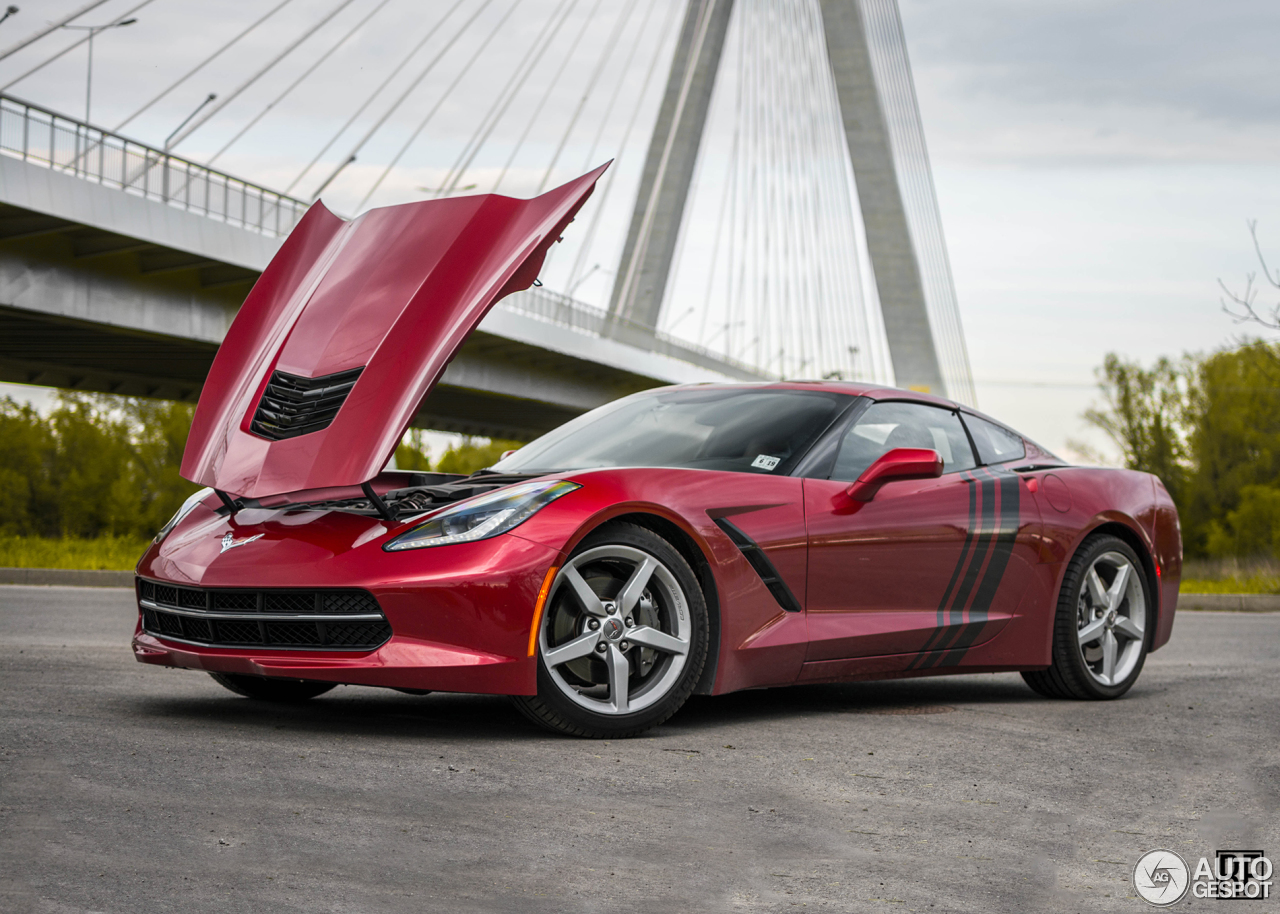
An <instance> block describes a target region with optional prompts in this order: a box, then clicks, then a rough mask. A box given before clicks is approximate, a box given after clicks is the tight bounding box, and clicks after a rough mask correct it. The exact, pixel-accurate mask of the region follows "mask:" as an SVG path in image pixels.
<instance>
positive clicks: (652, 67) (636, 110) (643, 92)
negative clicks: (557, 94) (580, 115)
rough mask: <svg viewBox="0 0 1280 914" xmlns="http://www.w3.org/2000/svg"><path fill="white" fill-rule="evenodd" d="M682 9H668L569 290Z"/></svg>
mask: <svg viewBox="0 0 1280 914" xmlns="http://www.w3.org/2000/svg"><path fill="white" fill-rule="evenodd" d="M657 2H658V0H654V6H656V5H657ZM679 5H680V4H677V3H669V4H668V5H667V15H666V18H665V19H664V20H663V22H662V25H661V26H660V27H659V29H658V36H657V43H656V45H655V46H654V51H653V57H652V58H651V59H650V60H649V68H648V69H647V70H646V71H645V75H644V79H643V80H642V81H641V84H640V93H639V95H638V97H637V98H636V102H635V104H633V105H632V106H631V118H630V119H629V120H628V121H627V128H626V130H625V131H624V132H623V134H622V139H621V140H620V141H619V142H618V151H617V153H615V155H614V157H613V167H612V168H610V169H609V172H608V174H607V175H605V179H604V187H603V188H602V189H601V192H600V196H599V200H598V202H596V205H595V208H594V210H593V211H592V213H591V222H590V223H589V224H588V225H587V230H586V231H585V232H584V233H583V235H582V243H581V246H580V247H579V248H578V256H577V258H576V259H575V260H574V264H573V269H572V270H571V271H570V272H569V283H568V285H567V287H568V288H576V286H575V285H574V280H575V279H577V277H578V275H579V274H580V273H581V271H582V268H583V267H584V266H585V265H586V261H587V259H588V257H589V256H590V253H591V250H592V248H593V247H594V246H595V236H596V230H597V229H598V228H599V225H600V216H601V214H603V213H604V212H605V209H606V206H605V204H606V203H607V202H608V200H609V195H610V192H611V191H612V190H613V182H614V179H615V178H617V176H618V170H619V167H620V164H621V162H622V158H623V156H624V155H626V150H627V141H628V140H630V139H631V132H632V130H634V129H635V126H636V121H637V120H638V119H639V117H640V110H641V108H642V107H643V101H644V99H645V97H646V96H647V95H648V94H649V86H650V84H651V83H652V81H653V74H654V73H655V71H656V70H657V68H658V61H659V60H660V59H662V57H663V54H662V49H663V48H664V47H665V46H666V44H667V42H668V40H669V39H670V36H671V28H672V24H673V23H674V22H675V21H676V17H675V11H676V8H677V7H678V6H679ZM652 9H653V7H652V6H651V7H650V11H652ZM645 22H646V24H647V23H648V19H647V18H646V19H645ZM639 37H640V36H639V34H637V36H636V44H637V46H638V44H639ZM629 63H630V58H628V65H629ZM627 69H628V67H623V70H622V75H621V76H620V77H619V80H618V86H617V89H615V91H614V100H615V101H616V100H617V97H618V95H617V93H618V91H620V90H621V88H622V86H623V85H625V84H627V80H626V72H627ZM609 110H610V111H612V110H613V103H612V102H611V103H610V105H609ZM603 127H604V125H603V123H602V124H601V129H602V130H603ZM593 149H594V147H593ZM589 163H590V160H588V165H587V166H584V167H590V164H589Z"/></svg>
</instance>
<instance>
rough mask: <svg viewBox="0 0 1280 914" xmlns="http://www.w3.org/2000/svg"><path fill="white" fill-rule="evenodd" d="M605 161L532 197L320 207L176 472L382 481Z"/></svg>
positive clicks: (209, 479) (217, 482)
mask: <svg viewBox="0 0 1280 914" xmlns="http://www.w3.org/2000/svg"><path fill="white" fill-rule="evenodd" d="M607 167H608V166H607V165H604V166H601V167H600V168H597V169H596V170H595V171H592V172H590V173H589V174H586V175H583V176H582V177H581V178H578V179H576V180H574V181H570V182H569V183H568V184H565V185H563V186H562V187H558V188H556V189H555V190H552V191H549V192H548V193H545V194H543V195H542V196H540V197H535V198H534V199H532V200H516V199H513V198H511V197H502V196H498V195H496V194H486V195H479V196H473V197H456V198H452V199H445V200H429V201H424V202H421V203H406V204H403V205H400V206H388V207H385V208H382V209H375V210H371V211H370V212H367V213H365V214H364V215H362V216H360V217H358V218H356V219H353V220H351V221H350V222H346V221H344V220H342V219H340V218H339V217H337V216H335V215H333V213H331V212H329V211H328V210H327V209H326V208H325V207H324V206H323V205H322V204H320V203H316V204H315V205H314V206H312V207H311V209H310V210H308V211H307V214H306V215H305V216H303V217H302V220H301V221H300V222H299V223H298V225H297V227H296V228H295V229H294V230H293V232H292V233H291V234H290V235H289V237H288V238H287V239H286V240H285V242H284V244H283V245H282V246H281V248H280V250H279V251H278V252H277V253H276V256H275V257H274V258H272V260H271V263H270V264H268V266H267V268H266V270H265V271H263V273H262V276H261V277H259V279H258V281H257V283H256V284H255V285H254V287H253V290H252V291H251V292H250V293H249V297H248V298H247V299H245V302H244V304H243V305H242V306H241V308H240V312H239V314H237V315H236V318H235V320H234V321H233V322H232V324H231V329H230V330H229V331H228V332H227V336H226V339H225V340H223V342H222V346H221V348H220V349H219V350H218V354H217V355H216V356H215V357H214V360H213V367H212V368H211V369H210V371H209V377H208V378H207V380H206V381H205V385H204V389H203V391H202V392H201V394H200V403H199V405H198V406H197V407H196V412H195V419H194V420H193V422H192V424H191V434H190V436H189V437H188V438H187V448H186V452H185V453H184V454H183V457H182V475H183V476H184V477H186V478H187V479H189V480H191V481H192V482H197V483H201V484H203V485H206V486H211V487H212V488H215V489H219V490H221V491H223V492H226V493H230V494H232V495H237V496H243V497H246V498H262V497H266V496H271V495H279V494H282V493H289V492H298V491H300V490H304V489H322V488H330V487H343V486H358V485H361V484H362V483H365V482H367V481H368V480H370V479H372V478H373V477H374V476H376V475H377V474H378V472H379V471H380V470H381V469H382V467H383V466H384V465H385V464H386V462H387V460H388V459H389V458H390V457H391V454H392V453H393V452H394V451H395V448H396V445H397V444H398V443H399V441H400V438H401V436H402V435H403V434H404V431H405V429H406V428H407V427H408V425H409V422H410V421H411V420H412V419H413V417H414V414H415V413H416V411H417V409H418V405H419V403H421V401H422V399H423V398H424V397H425V396H426V395H427V393H429V392H430V390H431V388H432V387H434V386H435V384H436V382H437V381H438V380H439V378H440V375H441V374H442V373H443V372H444V369H445V366H446V365H448V363H449V360H450V359H452V358H453V356H454V354H455V353H456V352H457V350H458V347H459V346H461V345H462V342H463V340H465V339H466V337H467V335H468V334H469V333H470V332H471V331H472V330H473V329H474V328H475V326H476V325H477V324H478V323H480V320H481V319H482V318H483V317H484V316H485V314H486V313H488V311H489V309H490V308H491V307H493V304H494V303H495V302H496V301H498V299H500V298H502V297H503V296H505V295H509V294H511V293H512V292H517V291H519V290H521V289H527V288H529V286H531V285H532V284H533V283H534V281H535V280H536V279H537V276H538V271H539V270H540V269H541V268H542V261H543V259H544V258H545V257H546V254H547V250H548V249H549V248H550V246H551V245H552V244H553V243H554V242H555V241H556V240H557V239H558V238H559V236H560V233H561V232H562V231H563V230H564V228H565V226H567V225H568V224H569V222H570V221H571V220H572V219H573V216H574V214H575V213H576V212H577V211H578V209H579V208H580V207H581V206H582V204H583V203H584V202H585V201H586V199H587V197H588V196H590V194H591V191H592V189H593V188H594V187H595V183H596V181H597V179H599V177H600V175H601V174H602V173H603V172H604V170H605V168H607Z"/></svg>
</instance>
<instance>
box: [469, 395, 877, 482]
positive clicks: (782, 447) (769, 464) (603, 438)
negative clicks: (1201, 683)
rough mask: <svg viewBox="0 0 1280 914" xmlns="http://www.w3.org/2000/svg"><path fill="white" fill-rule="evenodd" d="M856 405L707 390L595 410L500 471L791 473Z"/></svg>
mask: <svg viewBox="0 0 1280 914" xmlns="http://www.w3.org/2000/svg"><path fill="white" fill-rule="evenodd" d="M852 401H853V398H852V397H850V396H848V395H846V394H836V393H828V392H825V391H810V390H776V389H765V390H760V389H755V390H752V389H743V388H703V389H693V390H665V391H655V392H647V393H641V394H635V395H633V396H630V397H626V398H624V399H622V400H618V401H615V402H613V403H610V404H608V405H607V406H602V407H600V408H599V409H594V410H592V411H591V412H589V413H587V414H586V415H584V416H579V417H578V418H577V419H574V420H573V421H572V422H569V423H566V424H565V425H562V426H560V428H558V429H556V430H555V431H553V432H548V433H547V434H545V435H543V436H542V437H541V438H539V439H537V440H536V441H534V442H532V443H530V444H527V445H525V446H524V447H523V448H521V449H520V450H518V451H516V452H515V453H514V454H511V455H510V456H508V457H507V458H506V459H504V460H501V461H499V462H498V463H496V464H494V466H493V469H494V470H496V471H497V472H500V473H556V472H563V471H565V470H585V469H592V468H596V467H621V466H625V467H686V468H689V469H700V470H737V471H740V472H744V473H769V474H772V475H775V476H779V475H785V474H786V473H789V472H790V471H791V469H792V467H793V466H794V465H795V463H796V461H798V460H799V458H800V457H801V456H802V455H803V454H804V452H805V451H806V450H807V449H808V448H809V446H810V445H811V444H812V443H813V441H814V440H815V439H816V438H817V437H818V436H819V435H820V434H822V432H823V431H824V430H825V429H826V428H827V426H828V425H830V424H831V422H832V421H833V420H834V419H835V418H836V416H838V415H839V414H840V412H841V411H842V410H843V409H844V408H845V407H846V406H848V405H849V404H850V403H851V402H852Z"/></svg>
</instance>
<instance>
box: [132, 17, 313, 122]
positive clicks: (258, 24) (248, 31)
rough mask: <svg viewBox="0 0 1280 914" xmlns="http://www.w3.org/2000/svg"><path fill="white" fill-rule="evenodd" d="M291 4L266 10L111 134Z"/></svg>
mask: <svg viewBox="0 0 1280 914" xmlns="http://www.w3.org/2000/svg"><path fill="white" fill-rule="evenodd" d="M292 2H293V0H282V2H280V3H279V4H277V5H276V6H274V7H272V8H271V9H270V10H268V11H267V13H266V14H265V15H264V16H262V17H261V18H260V19H258V21H257V22H255V23H253V24H252V25H250V26H249V27H248V28H247V29H245V30H244V31H243V32H241V33H240V34H239V35H236V37H234V38H232V39H231V40H230V41H228V42H227V43H226V44H224V45H223V46H222V47H220V48H218V50H216V51H214V52H213V53H212V54H210V55H209V56H208V57H206V58H205V59H204V60H202V61H200V63H198V64H196V65H195V66H194V67H192V68H191V69H190V70H188V71H187V72H186V75H184V76H182V77H180V78H179V79H178V80H177V81H176V82H173V83H171V84H170V85H169V87H168V88H167V89H165V90H164V91H163V92H161V93H160V94H159V95H157V96H156V97H155V98H153V99H151V101H149V102H147V103H146V104H145V105H143V106H142V107H141V108H139V109H138V110H137V111H135V112H133V114H131V115H129V116H128V117H126V118H125V119H124V120H122V121H121V122H120V123H118V124H116V126H115V129H114V130H113V131H112V132H113V133H117V132H119V131H120V130H123V129H124V127H125V126H126V125H127V124H129V122H130V121H132V120H133V119H134V118H136V117H137V116H138V115H140V114H142V113H143V112H144V111H146V110H147V109H149V108H150V107H151V106H152V105H154V104H155V103H156V102H158V101H160V99H162V98H164V97H165V96H166V95H168V94H169V93H170V92H172V91H173V90H174V89H176V88H178V86H180V85H182V84H183V83H184V82H186V81H187V80H188V79H190V78H191V77H192V76H194V75H195V74H196V73H197V72H199V71H200V70H201V69H203V68H204V67H205V66H206V65H208V64H209V63H212V62H213V60H214V59H215V58H217V57H220V56H221V55H222V53H223V52H224V51H226V50H227V49H228V48H230V47H231V46H232V45H234V44H235V43H236V42H238V41H239V40H240V39H241V38H244V37H245V36H246V35H248V34H249V33H250V32H252V31H253V30H254V29H256V28H257V27H258V26H260V25H262V23H264V22H266V21H267V20H268V19H270V18H271V17H272V16H274V15H275V14H276V13H278V12H280V10H282V9H284V8H285V7H286V6H288V5H289V4H290V3H292Z"/></svg>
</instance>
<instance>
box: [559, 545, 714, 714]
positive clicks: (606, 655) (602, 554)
mask: <svg viewBox="0 0 1280 914" xmlns="http://www.w3.org/2000/svg"><path fill="white" fill-rule="evenodd" d="M692 638H693V622H692V618H691V613H690V608H689V600H688V596H687V595H686V594H685V592H684V589H683V588H682V587H681V586H680V583H679V582H678V581H677V580H676V576H675V575H674V574H672V572H671V570H670V569H669V568H667V566H666V565H664V564H663V563H662V562H661V561H660V560H659V559H658V558H656V557H655V556H653V555H650V554H649V553H648V552H646V551H644V550H642V549H637V548H635V547H632V546H627V545H623V544H620V543H618V544H607V545H603V546H598V547H596V548H594V549H588V550H586V551H585V552H582V553H580V554H579V555H575V556H573V557H572V558H571V559H569V560H568V562H566V563H565V565H564V567H563V568H561V569H560V572H559V574H557V576H556V579H555V581H554V583H553V584H552V586H551V591H550V593H549V595H548V598H547V610H546V614H545V616H544V618H543V621H542V626H541V628H540V630H539V634H538V645H539V650H540V652H541V655H542V660H543V662H544V664H545V665H546V669H547V672H548V674H549V675H550V678H551V681H552V682H553V683H554V684H555V686H556V688H557V689H558V690H559V691H560V692H561V693H562V694H563V695H564V696H565V697H567V698H568V699H570V700H571V701H572V702H574V703H575V704H577V705H579V706H580V707H583V708H585V709H587V710H589V711H592V712H595V713H596V714H601V715H606V716H612V717H618V716H621V715H625V714H633V713H635V712H637V711H642V710H644V709H645V708H648V707H651V706H652V705H654V704H656V703H657V702H659V701H661V700H662V699H663V698H664V697H665V696H666V695H667V694H668V693H669V692H670V691H671V690H672V689H673V688H674V687H675V685H676V684H677V683H678V682H679V681H680V676H681V673H682V672H683V671H684V668H685V664H686V662H687V660H688V655H689V650H690V644H691V641H692Z"/></svg>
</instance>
